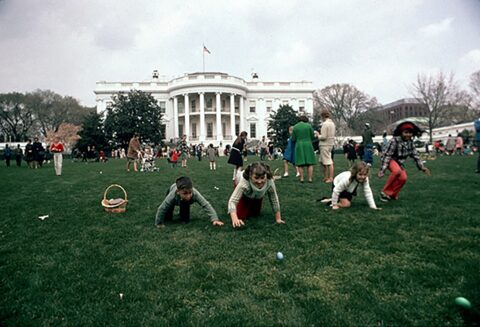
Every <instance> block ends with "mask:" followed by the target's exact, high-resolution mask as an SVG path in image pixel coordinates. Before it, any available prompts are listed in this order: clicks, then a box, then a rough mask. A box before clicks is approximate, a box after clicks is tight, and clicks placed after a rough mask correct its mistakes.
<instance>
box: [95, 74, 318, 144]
mask: <svg viewBox="0 0 480 327" xmlns="http://www.w3.org/2000/svg"><path fill="white" fill-rule="evenodd" d="M133 89H135V90H138V91H143V92H148V93H151V94H152V96H153V97H154V98H155V99H157V101H158V103H159V105H160V108H161V111H162V114H163V122H164V134H163V135H165V139H166V140H170V139H177V138H179V137H181V136H182V135H184V134H185V135H186V136H187V140H188V142H189V143H200V142H204V143H213V144H215V145H218V144H219V143H220V142H223V144H224V145H225V144H228V143H230V144H231V143H232V142H233V140H234V139H235V137H236V135H238V134H239V132H240V131H246V132H247V133H248V137H249V138H251V139H255V138H257V139H259V138H261V137H262V136H263V135H267V125H268V121H269V119H270V118H269V117H270V114H271V113H272V111H274V110H277V109H278V107H279V106H280V105H284V104H289V105H290V106H292V107H293V109H294V110H295V111H298V112H299V113H301V112H304V113H306V114H309V115H312V114H313V91H314V88H313V85H312V82H308V81H297V82H275V81H262V80H260V79H259V78H258V75H257V74H252V79H251V80H250V81H246V80H244V79H242V78H239V77H235V76H231V75H228V74H225V73H217V72H206V73H193V74H185V75H184V76H182V77H179V78H175V79H172V80H168V81H164V80H159V74H158V71H154V72H153V75H152V79H151V80H150V81H147V82H97V85H96V89H95V91H94V93H95V94H96V101H97V112H98V113H102V112H104V111H105V110H106V108H107V107H108V105H109V104H110V103H112V102H113V101H112V96H114V95H116V94H118V93H128V92H129V91H131V90H133Z"/></svg>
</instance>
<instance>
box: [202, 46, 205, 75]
mask: <svg viewBox="0 0 480 327" xmlns="http://www.w3.org/2000/svg"><path fill="white" fill-rule="evenodd" d="M202 54H203V72H204V73H205V44H203V48H202Z"/></svg>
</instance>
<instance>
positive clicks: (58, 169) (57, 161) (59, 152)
mask: <svg viewBox="0 0 480 327" xmlns="http://www.w3.org/2000/svg"><path fill="white" fill-rule="evenodd" d="M50 151H51V152H52V153H53V165H54V166H55V174H56V175H57V176H60V175H62V165H63V151H64V148H63V144H62V143H60V138H58V137H55V138H54V139H53V143H52V144H51V145H50Z"/></svg>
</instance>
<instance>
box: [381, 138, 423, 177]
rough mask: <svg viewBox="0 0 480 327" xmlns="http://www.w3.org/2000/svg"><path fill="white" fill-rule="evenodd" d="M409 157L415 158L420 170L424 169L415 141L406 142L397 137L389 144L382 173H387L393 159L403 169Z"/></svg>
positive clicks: (383, 157)
mask: <svg viewBox="0 0 480 327" xmlns="http://www.w3.org/2000/svg"><path fill="white" fill-rule="evenodd" d="M408 157H412V158H413V160H414V161H415V164H416V165H417V167H418V169H419V170H422V169H423V168H424V167H423V163H422V160H421V159H420V156H419V155H418V152H417V149H415V145H414V144H413V141H412V140H408V141H404V140H403V139H402V137H401V136H395V137H393V138H392V139H391V140H390V141H389V142H388V144H387V148H386V149H385V151H384V152H383V155H382V158H381V163H382V167H381V169H380V171H381V172H385V170H387V168H388V164H389V163H390V160H392V159H393V160H395V161H396V162H397V163H398V164H399V165H400V166H401V167H403V164H404V163H405V160H406V159H407V158H408Z"/></svg>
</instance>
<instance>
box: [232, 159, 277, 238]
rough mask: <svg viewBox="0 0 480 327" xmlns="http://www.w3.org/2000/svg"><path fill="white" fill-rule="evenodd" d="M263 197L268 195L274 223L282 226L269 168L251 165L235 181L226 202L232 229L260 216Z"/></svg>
mask: <svg viewBox="0 0 480 327" xmlns="http://www.w3.org/2000/svg"><path fill="white" fill-rule="evenodd" d="M265 195H268V199H269V200H270V205H271V206H272V210H273V213H274V214H275V222H276V223H277V224H284V223H285V222H284V221H283V220H282V216H281V214H280V203H279V201H278V195H277V190H276V189H275V182H274V180H273V174H272V171H271V170H270V167H269V166H268V165H267V164H264V163H260V162H254V163H251V164H250V165H248V166H247V168H246V169H245V171H243V174H241V177H240V178H239V179H238V180H237V185H236V187H235V190H234V191H233V193H232V195H231V196H230V199H229V200H228V213H229V214H230V218H231V219H232V225H233V227H234V228H235V227H241V226H243V225H245V220H246V219H247V218H248V217H254V216H258V215H259V214H260V211H261V209H262V201H263V198H264V196H265Z"/></svg>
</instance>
